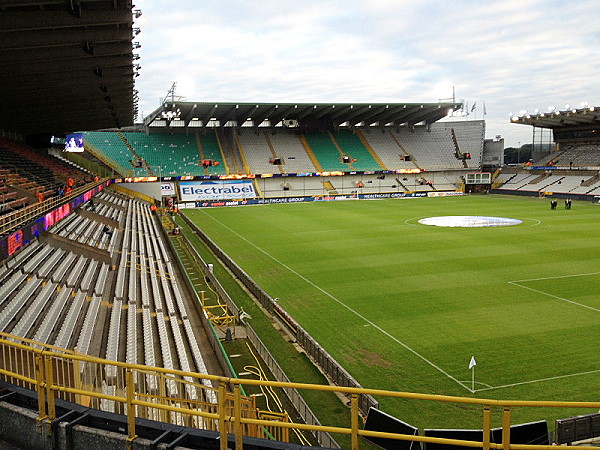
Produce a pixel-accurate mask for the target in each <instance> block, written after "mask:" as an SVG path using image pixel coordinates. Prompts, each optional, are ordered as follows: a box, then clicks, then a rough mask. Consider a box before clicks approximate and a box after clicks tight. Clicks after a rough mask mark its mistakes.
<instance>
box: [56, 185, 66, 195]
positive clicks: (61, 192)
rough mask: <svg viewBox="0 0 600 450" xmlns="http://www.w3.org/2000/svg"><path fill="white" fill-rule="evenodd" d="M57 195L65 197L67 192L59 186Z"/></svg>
mask: <svg viewBox="0 0 600 450" xmlns="http://www.w3.org/2000/svg"><path fill="white" fill-rule="evenodd" d="M56 193H57V194H58V196H59V197H64V196H65V190H64V189H63V187H62V186H59V188H58V190H57V191H56Z"/></svg>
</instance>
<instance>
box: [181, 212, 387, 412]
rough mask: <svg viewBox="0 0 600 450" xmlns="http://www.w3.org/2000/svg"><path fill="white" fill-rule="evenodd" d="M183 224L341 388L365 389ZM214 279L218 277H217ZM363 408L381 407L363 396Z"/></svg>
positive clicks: (222, 255)
mask: <svg viewBox="0 0 600 450" xmlns="http://www.w3.org/2000/svg"><path fill="white" fill-rule="evenodd" d="M182 217H183V220H185V222H186V223H187V224H188V225H189V226H190V227H191V228H192V230H194V232H195V233H196V234H197V235H198V237H200V239H201V240H202V241H203V242H204V243H205V244H206V245H207V246H208V247H209V248H210V249H211V250H212V251H213V253H214V254H215V255H216V256H217V258H219V259H220V260H221V261H223V263H224V264H225V265H226V266H227V268H228V269H229V270H230V271H231V272H232V273H233V274H234V275H235V276H236V277H237V278H238V279H239V280H240V281H241V282H242V284H243V285H244V286H245V287H246V289H248V290H249V291H250V292H251V293H252V295H254V296H255V297H256V299H257V300H258V301H259V302H260V304H261V305H262V306H263V307H264V308H265V309H266V310H267V311H268V312H269V313H270V314H271V315H273V316H275V317H276V318H278V319H279V321H280V322H281V323H282V324H283V325H284V327H285V330H286V331H287V332H288V333H289V334H290V335H291V336H293V337H294V339H296V342H297V343H298V345H300V346H301V347H302V348H303V349H304V351H305V352H306V354H307V355H309V356H310V357H311V358H312V360H313V361H314V362H315V363H316V364H317V365H318V366H319V367H320V368H321V369H322V370H323V372H324V373H325V374H326V376H327V377H329V379H330V380H331V381H332V382H333V383H335V384H336V385H338V386H344V387H355V388H362V386H361V385H360V384H359V383H358V381H356V380H355V379H354V378H353V377H352V376H351V375H350V374H349V373H348V372H347V371H346V370H345V369H344V368H343V367H342V365H341V364H340V363H338V362H337V361H336V360H335V358H333V357H332V356H331V355H330V354H329V353H327V351H325V349H324V348H323V347H322V346H321V345H320V344H319V343H318V342H317V341H316V340H315V339H314V338H313V337H312V336H311V335H310V334H309V333H307V332H306V331H305V330H304V329H303V328H302V327H301V326H300V325H299V324H298V323H297V322H296V321H295V320H294V319H293V317H292V316H290V315H289V314H288V313H287V311H285V310H284V309H283V308H282V307H281V306H280V305H279V304H277V302H274V301H273V299H272V298H271V297H270V296H269V294H267V293H266V292H265V291H263V290H262V288H261V287H260V286H259V285H258V284H257V283H256V282H255V281H254V280H253V279H252V278H251V277H250V276H249V275H248V274H247V273H246V272H245V271H244V270H243V269H242V268H241V267H240V266H238V265H237V264H236V263H235V262H234V261H233V260H232V259H231V258H230V257H229V256H228V255H227V254H226V253H225V252H224V251H223V250H221V248H220V247H219V246H218V245H217V244H215V243H214V242H213V241H212V240H211V239H210V238H209V237H208V236H207V235H206V234H205V233H204V232H203V231H202V230H200V229H199V228H198V227H197V226H196V225H195V224H194V223H193V222H192V221H191V220H189V219H188V218H187V217H186V216H185V215H182ZM213 278H214V277H213ZM359 407H360V410H361V412H362V413H363V414H365V415H366V414H367V413H368V411H369V408H370V407H374V408H378V407H379V403H378V402H377V400H376V399H375V398H373V397H372V396H368V395H367V396H364V397H363V396H361V398H360V401H359Z"/></svg>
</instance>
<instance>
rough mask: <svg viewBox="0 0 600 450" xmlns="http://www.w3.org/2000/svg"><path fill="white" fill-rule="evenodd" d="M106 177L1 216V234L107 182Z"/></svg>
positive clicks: (11, 230) (17, 227)
mask: <svg viewBox="0 0 600 450" xmlns="http://www.w3.org/2000/svg"><path fill="white" fill-rule="evenodd" d="M106 181H107V180H106V179H103V180H100V181H94V182H92V183H88V184H86V185H84V186H80V187H77V188H75V189H73V191H72V192H71V193H70V194H69V195H65V196H63V197H58V196H57V197H50V198H48V199H46V200H44V201H43V202H41V203H34V204H32V205H29V206H25V207H24V208H21V209H19V210H17V211H14V212H11V213H8V214H5V215H3V216H1V217H0V236H3V235H5V234H9V233H11V232H13V231H16V230H18V229H20V228H21V226H22V225H25V224H26V223H28V222H30V221H32V220H34V219H37V218H38V217H41V216H42V215H44V214H46V213H47V212H49V211H52V210H54V209H56V208H58V207H59V206H60V205H62V204H64V203H68V202H69V201H71V200H72V199H74V198H76V197H78V196H80V195H81V194H83V193H85V192H87V191H89V190H90V189H93V188H95V187H96V186H98V185H100V184H103V183H104V182H106Z"/></svg>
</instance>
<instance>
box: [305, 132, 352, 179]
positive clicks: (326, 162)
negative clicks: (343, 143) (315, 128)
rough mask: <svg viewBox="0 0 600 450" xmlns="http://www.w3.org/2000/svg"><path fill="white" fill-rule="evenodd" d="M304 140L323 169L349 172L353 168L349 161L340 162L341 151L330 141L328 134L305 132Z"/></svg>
mask: <svg viewBox="0 0 600 450" xmlns="http://www.w3.org/2000/svg"><path fill="white" fill-rule="evenodd" d="M306 141H307V142H308V145H309V146H310V149H311V150H312V152H313V153H314V155H315V157H316V158H317V161H318V162H319V164H320V166H321V167H322V168H323V170H325V171H329V172H331V171H336V170H340V171H343V172H349V171H351V170H354V169H353V168H352V164H351V163H344V162H342V153H341V152H340V150H339V148H338V147H337V146H336V145H335V143H334V142H333V141H332V139H331V135H330V134H328V133H324V132H308V133H306Z"/></svg>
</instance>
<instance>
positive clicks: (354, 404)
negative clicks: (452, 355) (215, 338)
mask: <svg viewBox="0 0 600 450" xmlns="http://www.w3.org/2000/svg"><path fill="white" fill-rule="evenodd" d="M0 379H2V380H4V381H7V382H9V383H12V384H15V385H17V386H21V387H25V388H28V389H32V390H35V391H37V395H38V414H39V418H40V420H45V419H49V420H52V419H54V418H56V406H55V402H56V399H58V398H60V399H65V400H68V401H72V402H77V403H81V404H85V405H88V406H90V407H93V408H100V409H103V410H106V411H113V412H116V413H121V414H125V415H126V416H127V418H128V428H127V433H128V439H129V440H133V439H135V438H136V430H135V419H136V418H138V417H146V418H152V419H155V420H164V421H168V422H171V423H178V424H181V425H187V426H193V427H197V428H203V429H209V430H215V431H218V432H219V433H220V434H221V440H220V442H221V449H226V448H227V434H230V433H233V434H234V436H235V443H236V447H235V448H236V449H240V450H241V449H242V448H243V438H244V436H264V434H265V433H269V434H270V435H271V436H275V437H276V438H278V439H285V438H286V436H287V433H288V431H289V430H290V429H296V430H308V431H322V432H328V433H339V434H345V435H349V436H350V437H351V448H352V449H358V448H359V437H361V436H364V437H378V438H387V439H397V440H410V441H417V442H430V443H436V444H448V445H460V446H466V447H473V448H482V449H484V450H489V449H502V450H538V449H539V450H551V449H552V448H555V447H554V446H550V445H524V444H511V443H510V425H511V412H512V409H513V408H520V407H533V408H539V407H549V408H590V409H596V410H597V409H599V408H600V402H563V401H528V400H494V399H483V398H465V397H454V396H447V395H432V394H418V393H410V392H397V391H386V390H378V389H362V388H350V387H339V386H331V385H311V384H303V383H284V382H276V381H266V380H250V379H248V380H242V379H237V378H227V377H220V376H214V375H204V374H198V373H192V372H183V371H179V370H168V369H163V368H157V367H146V366H140V365H133V364H126V363H121V362H116V361H107V360H103V359H100V358H95V357H91V356H87V355H82V354H78V353H77V352H72V351H68V350H62V349H58V348H56V347H51V346H46V345H44V344H41V343H35V342H33V341H30V340H26V339H22V338H19V337H16V336H11V335H8V334H6V333H0ZM242 385H254V386H268V387H281V388H295V389H301V390H312V391H333V392H338V393H342V394H344V395H347V396H349V397H350V410H351V425H350V427H347V428H345V427H334V426H323V425H309V424H298V423H292V422H289V421H287V420H286V415H285V414H282V415H276V414H270V413H262V414H261V413H259V412H258V410H257V409H256V408H255V406H254V402H253V399H252V398H249V397H244V396H242V395H241V389H240V387H241V386H242ZM232 391H233V392H232ZM364 394H369V395H373V396H379V397H388V398H401V399H414V400H426V401H434V402H444V403H453V404H456V405H473V406H479V407H481V410H482V428H483V440H482V441H481V442H475V441H464V440H456V439H445V438H433V437H426V436H413V435H403V434H395V433H387V432H376V431H367V430H363V429H361V428H360V423H361V420H360V416H359V407H358V405H359V396H360V395H364ZM492 408H493V409H494V410H497V411H501V423H502V443H492V442H490V435H491V423H492V420H491V418H492ZM596 449H597V448H596V447H588V446H581V447H578V450H596Z"/></svg>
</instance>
